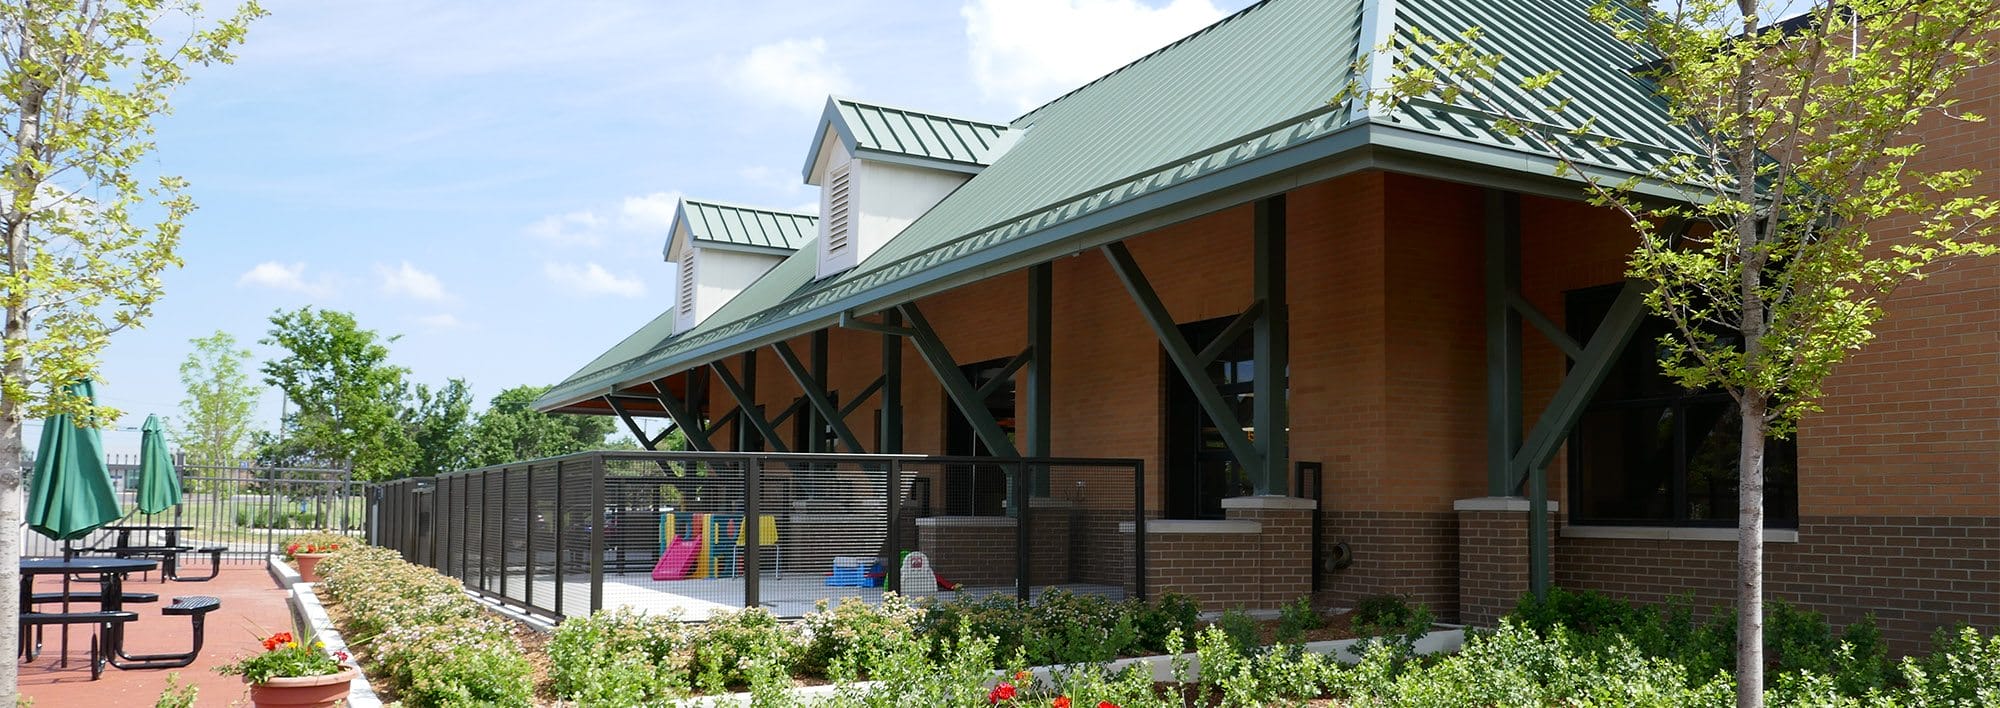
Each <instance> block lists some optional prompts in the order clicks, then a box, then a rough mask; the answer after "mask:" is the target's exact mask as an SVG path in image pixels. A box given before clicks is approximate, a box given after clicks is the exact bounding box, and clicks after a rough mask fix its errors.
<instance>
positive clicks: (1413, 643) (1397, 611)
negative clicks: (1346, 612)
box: [1348, 595, 1432, 670]
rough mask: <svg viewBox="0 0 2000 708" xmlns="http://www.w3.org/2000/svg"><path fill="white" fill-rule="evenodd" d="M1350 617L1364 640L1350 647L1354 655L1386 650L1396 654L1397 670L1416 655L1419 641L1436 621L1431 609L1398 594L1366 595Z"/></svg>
mask: <svg viewBox="0 0 2000 708" xmlns="http://www.w3.org/2000/svg"><path fill="white" fill-rule="evenodd" d="M1349 619H1350V622H1351V626H1352V627H1353V629H1354V635H1355V636H1357V637H1361V640H1360V641H1358V642H1355V643H1354V644H1353V646H1350V647H1348V651H1349V652H1352V653H1353V655H1354V656H1365V655H1367V654H1368V653H1370V652H1373V651H1377V650H1382V651H1385V652H1387V655H1388V656H1392V657H1394V660H1393V663H1392V666H1391V667H1390V668H1391V669H1393V670H1400V669H1401V668H1402V665H1403V663H1404V662H1405V661H1407V660H1408V659H1409V658H1410V657H1412V656H1415V655H1416V647H1417V640H1419V639H1423V638H1424V635H1425V634H1429V633H1430V631H1431V624H1432V620H1431V610H1430V608H1428V607H1425V606H1423V605H1421V604H1415V603H1411V602H1409V601H1407V600H1404V599H1403V598H1402V597H1400V596H1396V595H1375V596H1371V597H1364V598H1362V599H1361V601H1359V602H1356V603H1354V612H1353V615H1352V616H1351V617H1350V618H1349Z"/></svg>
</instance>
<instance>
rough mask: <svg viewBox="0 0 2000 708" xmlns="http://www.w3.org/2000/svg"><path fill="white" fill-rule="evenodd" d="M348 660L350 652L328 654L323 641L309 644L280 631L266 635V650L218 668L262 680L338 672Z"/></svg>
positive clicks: (251, 681) (260, 681)
mask: <svg viewBox="0 0 2000 708" xmlns="http://www.w3.org/2000/svg"><path fill="white" fill-rule="evenodd" d="M345 661H347V652H344V651H337V652H334V653H333V654H331V655H328V654H327V653H326V644H325V643H323V642H319V641H314V642H311V643H310V644H308V643H304V642H300V641H299V640H298V639H295V638H293V637H292V633H291V632H279V633H277V634H273V635H271V636H269V637H265V638H264V653H262V654H257V655H254V656H248V657H244V658H243V659H240V660H238V661H237V662H236V663H233V664H226V665H223V666H218V667H215V670H216V671H217V672H218V673H222V674H228V675H235V676H242V677H243V680H244V681H248V682H250V683H263V682H265V681H268V680H271V679H273V678H297V677H300V676H328V675H332V674H337V673H340V672H341V671H342V670H344V669H346V668H347V667H345V666H342V665H341V664H342V663H343V662H345Z"/></svg>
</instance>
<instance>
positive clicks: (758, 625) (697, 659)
mask: <svg viewBox="0 0 2000 708" xmlns="http://www.w3.org/2000/svg"><path fill="white" fill-rule="evenodd" d="M690 641H691V642H692V643H693V645H694V656H693V670H694V677H695V686H696V687H698V688H700V689H701V690H702V691H705V692H708V693H723V692H726V691H732V690H736V689H740V688H744V687H747V686H749V685H751V683H753V679H757V678H760V677H763V678H775V677H776V676H777V675H782V676H790V675H791V667H792V660H793V654H794V652H795V651H796V649H797V647H796V640H795V639H794V633H793V632H792V631H791V630H789V629H788V628H786V627H785V626H784V625H782V624H779V622H778V618H777V616H776V615H773V614H771V611H770V610H766V609H764V608H762V607H747V608H744V609H741V610H736V611H722V612H716V613H714V614H711V615H709V617H708V621H707V622H705V623H703V624H702V625H700V627H699V629H697V630H696V631H695V633H694V636H693V637H692V638H691V639H690Z"/></svg>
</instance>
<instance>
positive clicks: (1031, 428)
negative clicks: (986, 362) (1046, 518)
mask: <svg viewBox="0 0 2000 708" xmlns="http://www.w3.org/2000/svg"><path fill="white" fill-rule="evenodd" d="M1054 281H1055V268H1054V266H1051V265H1050V264H1047V263H1043V264H1040V265H1036V266H1034V267H1032V268H1029V269H1028V348H1029V349H1030V350H1031V354H1032V356H1033V357H1034V358H1033V359H1031V360H1029V362H1028V368H1027V371H1026V372H1024V373H1025V376H1026V378H1027V380H1026V382H1025V383H1026V385H1025V386H1023V387H1022V388H1023V389H1024V391H1023V393H1024V394H1025V395H1024V400H1023V404H1024V407H1025V408H1026V411H1025V413H1026V416H1025V418H1026V420H1025V421H1024V422H1026V423H1027V431H1026V432H1027V443H1028V446H1027V447H1028V449H1027V453H1028V456H1029V457H1051V456H1052V453H1051V452H1050V440H1052V439H1053V437H1054V432H1053V429H1052V427H1051V426H1052V425H1053V424H1054V420H1053V419H1052V417H1051V415H1052V412H1053V408H1052V405H1051V402H1050V399H1051V394H1052V388H1051V381H1050V379H1051V375H1052V372H1053V371H1054V364H1055V361H1054V359H1053V357H1052V356H1051V354H1050V352H1051V349H1050V344H1051V342H1052V341H1053V340H1054V336H1053V332H1052V329H1053V326H1052V324H1051V320H1052V319H1054V314H1053V309H1054V307H1053V306H1054V290H1055V288H1054ZM1033 479H1034V487H1033V490H1032V491H1033V493H1034V496H1037V497H1046V496H1048V495H1049V468H1048V466H1046V465H1036V466H1035V469H1034V473H1033Z"/></svg>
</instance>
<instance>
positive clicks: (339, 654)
mask: <svg viewBox="0 0 2000 708" xmlns="http://www.w3.org/2000/svg"><path fill="white" fill-rule="evenodd" d="M333 660H334V661H346V660H347V652H344V651H336V652H334V653H333Z"/></svg>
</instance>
